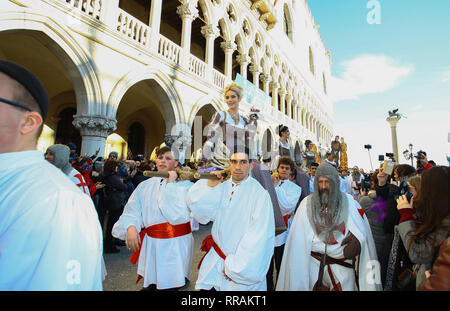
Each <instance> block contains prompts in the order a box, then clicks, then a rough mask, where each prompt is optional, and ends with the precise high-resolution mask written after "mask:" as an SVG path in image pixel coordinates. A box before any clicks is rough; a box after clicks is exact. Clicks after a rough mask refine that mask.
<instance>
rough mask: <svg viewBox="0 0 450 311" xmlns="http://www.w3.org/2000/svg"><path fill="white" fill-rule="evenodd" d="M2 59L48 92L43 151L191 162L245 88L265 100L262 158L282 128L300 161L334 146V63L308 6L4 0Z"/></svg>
mask: <svg viewBox="0 0 450 311" xmlns="http://www.w3.org/2000/svg"><path fill="white" fill-rule="evenodd" d="M0 57H1V58H2V59H8V60H11V61H15V62H17V63H19V64H22V65H23V66H25V67H27V68H29V69H30V70H31V71H32V72H34V73H35V74H36V75H37V76H38V77H39V79H40V80H41V81H42V82H43V84H44V87H45V88H46V90H47V92H48V94H49V98H50V111H49V116H48V118H47V120H46V123H45V125H46V126H45V130H44V133H43V135H42V136H41V139H40V141H39V146H38V147H39V149H41V150H43V151H45V149H46V148H47V146H49V145H51V144H53V143H68V142H69V141H71V142H74V143H75V144H77V145H78V148H79V150H78V152H79V153H80V154H85V153H87V154H88V155H90V154H93V153H94V152H95V151H96V150H97V149H98V148H100V150H101V152H100V155H107V154H108V153H109V152H110V151H112V150H115V151H118V152H119V153H120V154H121V156H122V157H126V156H127V154H128V152H130V151H131V153H132V154H134V155H136V154H144V155H145V156H146V157H149V156H150V154H151V153H152V150H154V148H155V147H156V146H159V145H160V144H161V143H162V142H163V141H166V142H168V141H174V140H176V139H178V138H180V137H183V139H184V140H183V142H184V145H183V148H185V154H186V158H188V157H190V156H191V155H192V154H194V153H195V151H196V150H198V149H199V148H200V147H201V141H200V142H197V141H195V139H192V137H193V134H194V132H196V131H197V132H196V133H198V131H200V132H201V129H202V128H203V127H204V126H205V125H206V124H207V123H208V122H209V121H210V118H211V116H212V115H213V113H214V112H215V111H218V110H224V109H226V104H225V102H224V99H223V90H224V87H225V86H226V85H227V84H229V83H231V82H232V81H235V79H237V78H240V79H244V80H247V81H248V82H249V83H250V85H252V86H253V88H254V89H257V90H258V91H259V92H260V93H261V94H263V98H264V96H265V98H266V99H267V100H266V101H261V102H259V103H258V105H259V106H258V108H259V109H260V110H261V113H262V115H263V119H262V120H261V121H260V122H259V126H258V133H257V138H258V146H259V147H258V148H259V149H260V150H261V154H262V155H263V154H265V151H266V150H268V149H270V148H271V146H273V145H275V144H276V142H277V139H278V133H277V126H278V125H279V124H284V125H287V126H288V127H289V129H290V132H291V137H290V143H291V145H292V146H293V147H294V148H295V157H296V159H297V160H298V159H300V152H301V150H303V149H304V141H305V140H306V139H310V140H312V141H313V142H314V143H315V144H316V145H317V146H318V150H319V152H321V153H322V154H324V153H325V152H326V151H327V150H329V148H330V141H331V140H332V138H333V137H334V136H333V107H332V103H331V101H330V99H329V97H328V95H327V83H328V81H329V80H330V76H331V54H330V52H329V51H327V50H326V48H325V46H324V44H323V42H322V39H321V37H320V34H319V31H318V26H316V25H315V22H314V19H313V16H312V14H311V11H310V10H309V7H308V4H307V2H306V0H297V1H295V0H278V1H273V0H0ZM250 108H251V106H250V104H249V103H247V102H243V103H242V104H241V109H242V112H243V113H244V114H248V112H249V110H250ZM198 117H201V119H200V118H198ZM195 120H197V121H195ZM198 120H201V123H200V122H199V121H198ZM203 139H204V137H203Z"/></svg>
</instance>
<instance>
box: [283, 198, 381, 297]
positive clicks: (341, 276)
mask: <svg viewBox="0 0 450 311" xmlns="http://www.w3.org/2000/svg"><path fill="white" fill-rule="evenodd" d="M310 199H311V196H308V197H307V198H306V199H305V200H303V201H302V203H301V204H300V206H299V207H298V209H297V212H296V214H295V217H294V220H293V222H292V226H291V230H290V233H289V236H288V239H287V241H286V245H285V248H284V254H283V261H282V263H281V268H280V274H279V276H278V282H277V287H276V290H277V291H311V290H312V288H313V286H314V284H315V283H316V282H317V277H318V274H319V261H318V260H316V259H314V258H313V257H312V256H311V251H316V252H319V253H322V254H323V253H324V249H325V243H323V242H322V241H320V240H319V239H318V238H317V236H316V235H315V234H314V231H313V228H312V226H311V224H310V222H309V219H308V216H307V209H306V207H307V204H308V202H309V200H310ZM347 199H348V202H349V206H348V208H349V213H348V219H347V221H346V230H345V236H347V235H348V234H349V232H352V233H353V235H354V236H355V237H356V238H357V239H358V240H359V242H360V244H361V254H360V256H359V286H360V290H361V291H374V290H381V281H380V267H379V264H378V261H377V257H376V251H375V244H374V241H373V237H372V232H371V230H370V226H369V223H368V220H367V217H366V215H365V214H364V215H363V217H361V214H360V212H359V211H358V210H359V209H361V207H360V205H359V204H358V202H356V201H355V200H353V198H352V197H351V196H350V195H347ZM361 210H362V209H361ZM344 238H345V237H344V236H343V235H342V234H340V235H339V237H338V238H337V242H338V244H336V245H328V248H327V254H328V255H329V256H330V257H333V258H343V248H344V247H343V246H342V245H341V242H342V240H343V239H344ZM347 262H349V263H351V260H347ZM331 269H332V271H333V275H334V277H335V279H336V282H340V283H341V285H342V289H343V290H344V291H345V290H357V288H356V283H355V277H354V272H353V269H350V268H346V267H343V266H340V265H337V264H332V265H331ZM323 281H324V283H323V284H324V285H327V286H329V287H332V286H330V285H331V281H330V278H329V275H328V271H327V267H326V266H325V270H324V278H323Z"/></svg>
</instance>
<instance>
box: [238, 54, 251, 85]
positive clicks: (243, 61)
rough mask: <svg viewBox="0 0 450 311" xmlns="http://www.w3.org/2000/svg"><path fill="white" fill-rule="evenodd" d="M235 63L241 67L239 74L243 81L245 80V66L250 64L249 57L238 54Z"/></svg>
mask: <svg viewBox="0 0 450 311" xmlns="http://www.w3.org/2000/svg"><path fill="white" fill-rule="evenodd" d="M236 60H237V62H238V63H239V65H241V69H240V73H241V76H242V77H243V78H244V79H247V66H248V64H249V63H250V57H249V56H248V55H247V54H239V55H238V56H237V57H236Z"/></svg>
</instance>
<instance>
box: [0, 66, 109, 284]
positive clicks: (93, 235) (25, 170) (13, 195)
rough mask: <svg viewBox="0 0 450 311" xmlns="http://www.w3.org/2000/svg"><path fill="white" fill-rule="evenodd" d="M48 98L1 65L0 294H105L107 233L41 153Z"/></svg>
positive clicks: (87, 202)
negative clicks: (103, 268)
mask: <svg viewBox="0 0 450 311" xmlns="http://www.w3.org/2000/svg"><path fill="white" fill-rule="evenodd" d="M47 111H48V97H47V93H46V92H45V90H44V88H43V86H42V84H41V83H40V82H39V80H38V79H37V78H36V77H35V76H34V75H33V74H32V73H31V72H29V71H28V70H27V69H25V68H23V67H21V66H19V65H17V64H15V63H12V62H9V61H4V60H1V61H0V176H1V179H0V202H1V203H0V291H6V290H17V291H23V290H34V291H40V290H58V291H59V290H101V289H102V275H101V258H102V257H101V256H102V232H101V228H100V223H99V221H98V217H97V214H96V212H95V207H94V204H93V203H92V200H91V199H90V197H89V196H87V195H85V194H83V193H82V192H81V191H80V190H79V189H78V188H77V186H76V185H75V184H74V183H72V182H71V181H70V179H69V178H67V176H66V175H65V174H64V173H63V172H62V171H61V170H59V169H58V168H56V167H55V166H53V165H52V164H50V163H49V162H47V161H46V160H45V159H44V155H43V154H42V153H41V152H40V151H37V150H36V144H37V139H38V137H39V135H40V132H41V130H42V127H43V122H44V120H45V117H46V115H47Z"/></svg>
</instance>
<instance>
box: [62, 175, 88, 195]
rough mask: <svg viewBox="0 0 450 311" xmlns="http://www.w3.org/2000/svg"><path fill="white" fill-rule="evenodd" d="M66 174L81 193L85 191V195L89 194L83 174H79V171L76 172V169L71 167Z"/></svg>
mask: <svg viewBox="0 0 450 311" xmlns="http://www.w3.org/2000/svg"><path fill="white" fill-rule="evenodd" d="M67 176H68V177H69V178H70V180H71V181H72V182H73V183H74V184H75V185H76V186H77V187H78V188H80V190H81V191H82V192H83V193H86V194H87V195H89V196H90V195H91V193H90V192H89V187H88V184H87V182H86V180H85V179H84V177H83V175H81V173H80V172H78V171H77V170H76V169H74V168H73V169H72V170H71V171H70V173H69V174H67Z"/></svg>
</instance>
